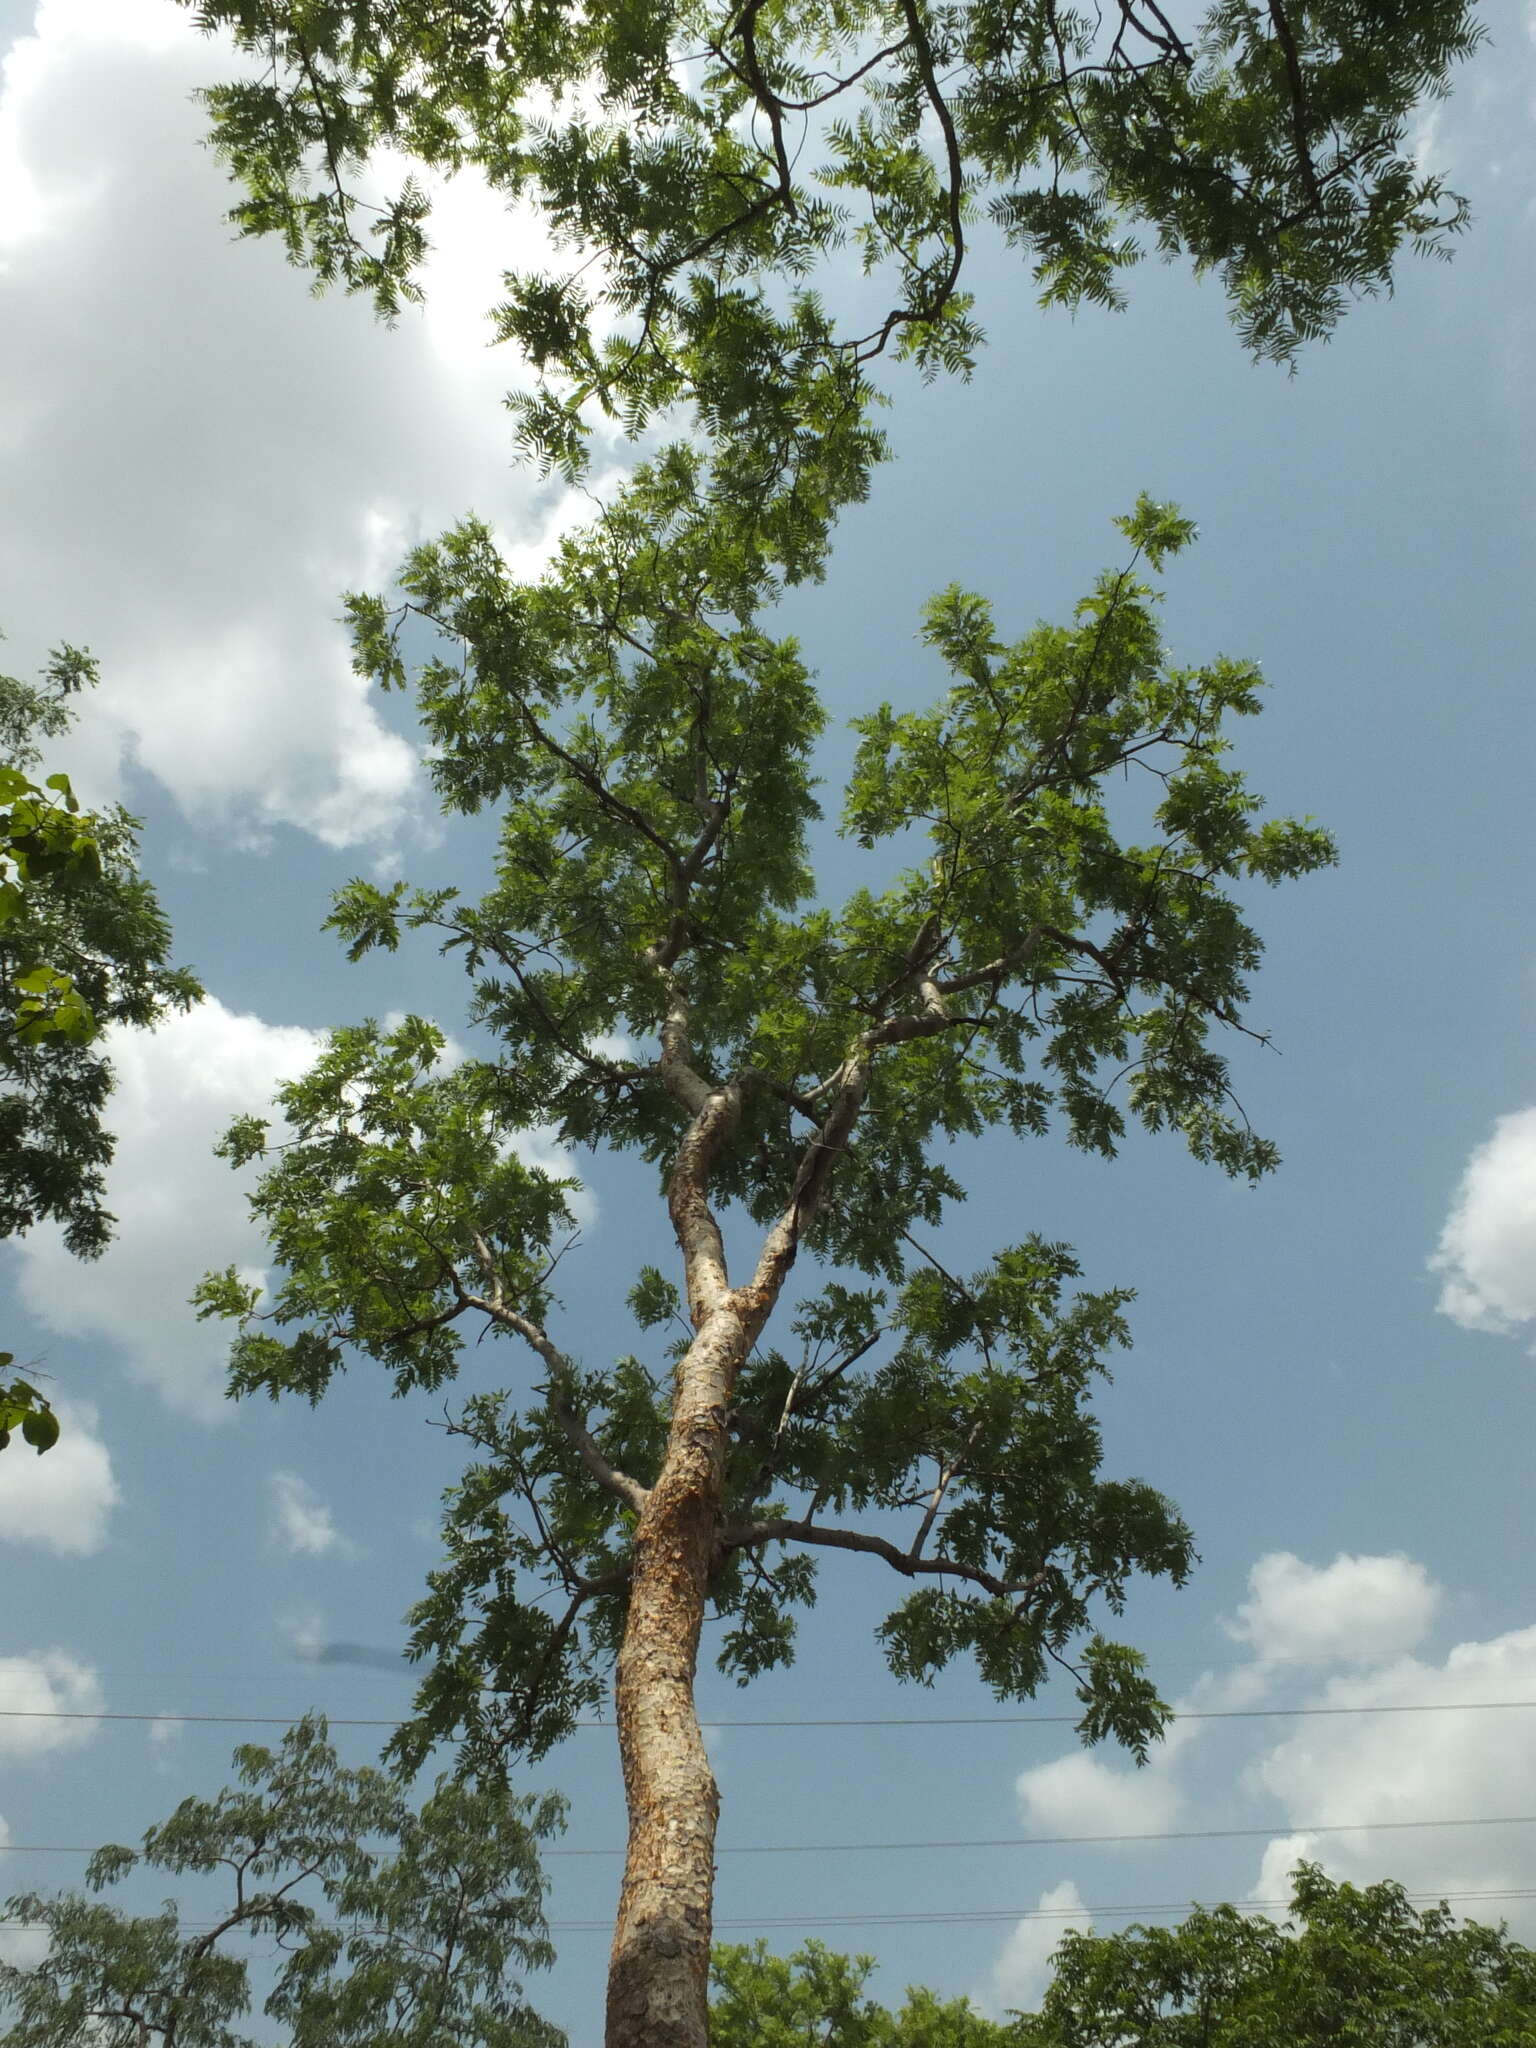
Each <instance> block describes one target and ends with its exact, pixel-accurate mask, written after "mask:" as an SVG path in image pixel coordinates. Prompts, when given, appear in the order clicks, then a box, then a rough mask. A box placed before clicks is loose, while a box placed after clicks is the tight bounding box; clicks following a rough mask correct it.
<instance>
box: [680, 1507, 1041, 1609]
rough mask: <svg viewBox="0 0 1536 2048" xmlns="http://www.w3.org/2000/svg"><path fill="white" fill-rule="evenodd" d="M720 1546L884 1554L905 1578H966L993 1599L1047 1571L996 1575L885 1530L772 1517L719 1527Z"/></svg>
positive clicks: (1011, 1595)
mask: <svg viewBox="0 0 1536 2048" xmlns="http://www.w3.org/2000/svg"><path fill="white" fill-rule="evenodd" d="M715 1540H716V1542H717V1543H718V1545H719V1547H720V1548H721V1549H722V1550H750V1549H754V1548H755V1547H756V1546H757V1545H759V1544H762V1543H808V1544H811V1545H812V1546H815V1547H819V1548H821V1549H823V1550H854V1551H858V1552H860V1553H861V1554H863V1555H864V1556H867V1557H879V1558H883V1559H884V1560H885V1562H886V1563H887V1564H888V1565H889V1566H890V1567H891V1569H892V1571H896V1572H900V1573H901V1575H902V1577H903V1578H906V1579H914V1578H946V1579H964V1580H965V1581H966V1582H967V1583H968V1584H970V1585H973V1586H979V1587H980V1588H981V1589H982V1591H983V1592H984V1593H990V1594H991V1595H992V1597H993V1599H994V1600H1022V1599H1027V1598H1028V1597H1029V1595H1030V1594H1031V1593H1033V1592H1034V1591H1036V1589H1037V1588H1038V1587H1039V1586H1040V1585H1041V1584H1042V1583H1043V1582H1044V1578H1045V1574H1044V1573H1042V1572H1034V1573H1032V1574H1031V1575H1030V1577H1029V1578H1027V1579H1004V1578H999V1577H998V1575H997V1573H996V1572H989V1571H985V1570H983V1569H982V1567H981V1566H980V1565H972V1564H962V1563H961V1562H960V1561H959V1559H957V1558H953V1557H918V1556H915V1555H914V1554H913V1552H912V1551H910V1550H900V1549H898V1548H897V1546H896V1545H895V1544H894V1543H888V1542H887V1541H886V1539H885V1538H884V1537H883V1536H871V1535H869V1534H867V1532H866V1531H864V1530H862V1529H831V1528H828V1527H827V1526H826V1525H825V1524H824V1523H820V1522H813V1521H810V1520H809V1519H807V1520H805V1521H790V1520H774V1521H766V1522H743V1523H739V1524H737V1525H736V1526H734V1527H730V1528H725V1529H722V1530H721V1531H720V1533H719V1535H718V1536H717V1537H716V1539H715Z"/></svg>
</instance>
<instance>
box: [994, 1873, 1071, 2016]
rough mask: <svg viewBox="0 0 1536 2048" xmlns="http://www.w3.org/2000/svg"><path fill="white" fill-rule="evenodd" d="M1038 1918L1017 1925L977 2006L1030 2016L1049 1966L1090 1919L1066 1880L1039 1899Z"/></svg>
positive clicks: (1036, 2003)
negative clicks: (1071, 1932)
mask: <svg viewBox="0 0 1536 2048" xmlns="http://www.w3.org/2000/svg"><path fill="white" fill-rule="evenodd" d="M1036 1910H1037V1912H1038V1914H1039V1917H1038V1918H1031V1919H1025V1920H1020V1921H1019V1923H1018V1925H1017V1926H1016V1927H1015V1928H1014V1930H1013V1932H1012V1933H1011V1934H1010V1935H1009V1936H1008V1939H1007V1940H1006V1941H1005V1942H1004V1944H1003V1947H1002V1952H1001V1953H1000V1954H999V1956H998V1958H997V1961H996V1962H995V1963H994V1964H993V1965H992V1972H991V1975H990V1977H989V1978H988V1980H987V1985H986V1988H985V1990H983V1991H982V1992H981V1993H980V1994H979V1995H978V1997H977V2000H976V2003H977V2004H978V2005H979V2006H980V2007H981V2008H982V2010H983V2011H985V2012H990V2013H993V2014H1001V2013H1004V2012H1033V2011H1034V2010H1035V2009H1036V2007H1037V2006H1038V2005H1039V2003H1040V1999H1041V1996H1042V1994H1043V1992H1044V1990H1045V1987H1046V1985H1047V1984H1048V1983H1049V1981H1050V1975H1051V1970H1050V1962H1051V1957H1052V1956H1053V1955H1054V1954H1055V1952H1056V1949H1057V1946H1058V1944H1059V1943H1060V1941H1061V1938H1062V1936H1063V1935H1064V1934H1066V1933H1067V1932H1068V1931H1069V1930H1071V1929H1076V1930H1077V1931H1079V1932H1081V1933H1084V1934H1086V1933H1090V1932H1091V1931H1092V1928H1093V1915H1092V1913H1090V1912H1089V1910H1088V1908H1087V1907H1086V1906H1085V1905H1084V1904H1083V1900H1082V1894H1081V1893H1080V1892H1079V1891H1078V1889H1077V1886H1076V1885H1075V1884H1073V1883H1072V1881H1071V1880H1070V1878H1069V1879H1068V1880H1066V1882H1065V1883H1062V1884H1058V1885H1053V1886H1052V1888H1051V1889H1050V1890H1049V1891H1046V1892H1042V1893H1041V1894H1040V1904H1039V1906H1038V1908H1037V1909H1036Z"/></svg>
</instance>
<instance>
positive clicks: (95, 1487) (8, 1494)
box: [0, 1400, 122, 1557]
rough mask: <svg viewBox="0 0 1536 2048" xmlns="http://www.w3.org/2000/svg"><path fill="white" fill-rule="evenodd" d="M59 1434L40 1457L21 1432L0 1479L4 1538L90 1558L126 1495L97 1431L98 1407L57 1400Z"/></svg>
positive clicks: (0, 1522)
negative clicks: (29, 1447)
mask: <svg viewBox="0 0 1536 2048" xmlns="http://www.w3.org/2000/svg"><path fill="white" fill-rule="evenodd" d="M53 1406H54V1410H55V1412H56V1413H57V1415H58V1418H59V1425H60V1436H59V1441H58V1442H57V1443H56V1444H55V1445H54V1447H53V1449H52V1450H51V1451H49V1452H48V1453H47V1454H46V1455H45V1456H43V1457H41V1458H39V1457H36V1456H34V1454H33V1453H32V1452H31V1451H29V1450H27V1449H26V1448H25V1447H24V1446H23V1444H22V1443H21V1440H20V1436H19V1435H18V1437H17V1438H16V1440H15V1442H13V1444H12V1445H11V1448H10V1452H9V1454H8V1455H7V1457H6V1461H5V1472H4V1478H3V1483H0V1541H4V1542H9V1543H40V1544H42V1545H43V1546H44V1547H45V1548H46V1549H48V1550H53V1551H57V1552H58V1554H59V1555H60V1556H61V1557H91V1556H94V1554H95V1553H96V1552H97V1551H98V1550H100V1549H101V1547H102V1545H103V1544H104V1543H105V1542H106V1540H107V1520H108V1517H109V1516H110V1515H111V1512H112V1510H113V1508H115V1507H116V1506H117V1504H118V1502H119V1501H120V1500H121V1499H122V1495H121V1493H120V1492H119V1490H118V1485H117V1481H116V1479H115V1478H114V1477H113V1474H112V1456H111V1453H110V1452H109V1451H108V1449H107V1447H106V1445H105V1444H104V1443H103V1442H102V1440H101V1438H100V1437H99V1436H98V1435H97V1434H96V1424H97V1419H98V1418H97V1414H96V1410H95V1409H94V1408H92V1407H90V1406H89V1405H88V1404H86V1403H84V1402H77V1401H62V1400H58V1401H55V1402H54V1404H53Z"/></svg>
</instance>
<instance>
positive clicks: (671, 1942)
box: [606, 1307, 749, 2048]
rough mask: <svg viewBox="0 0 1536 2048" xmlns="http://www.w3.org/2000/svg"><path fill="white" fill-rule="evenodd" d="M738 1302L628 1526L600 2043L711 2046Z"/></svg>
mask: <svg viewBox="0 0 1536 2048" xmlns="http://www.w3.org/2000/svg"><path fill="white" fill-rule="evenodd" d="M748 1341H749V1340H748V1335H747V1326H746V1323H745V1320H744V1318H743V1316H742V1314H741V1313H740V1311H739V1310H737V1309H735V1308H734V1307H724V1308H722V1309H720V1310H717V1311H716V1313H715V1314H713V1315H712V1316H710V1317H709V1319H708V1320H707V1321H706V1323H705V1325H704V1327H703V1328H702V1329H701V1330H700V1331H699V1333H698V1336H697V1337H696V1338H695V1340H694V1342H693V1344H692V1345H691V1346H690V1347H689V1350H688V1352H687V1354H686V1356H685V1357H684V1358H683V1360H682V1361H681V1363H680V1364H679V1366H678V1370H677V1392H676V1399H675V1403H674V1407H673V1414H672V1428H671V1433H670V1436H669V1438H668V1443H667V1455H666V1459H665V1461H664V1463H663V1466H662V1470H661V1474H660V1476H659V1477H658V1479H657V1481H656V1483H655V1485H654V1486H653V1487H652V1488H651V1491H650V1496H649V1499H648V1500H647V1502H646V1506H645V1512H644V1513H643V1514H642V1516H641V1517H640V1523H639V1526H638V1528H637V1530H636V1532H635V1542H634V1569H633V1576H632V1579H631V1590H630V1600H629V1615H628V1619H627V1622H626V1624H625V1630H624V1642H623V1646H622V1648H621V1650H620V1652H619V1661H618V1674H617V1680H616V1685H615V1704H616V1707H617V1712H618V1724H619V1753H620V1757H621V1759H622V1762H623V1766H624V1791H625V1796H626V1799H627V1801H628V1806H629V1853H628V1858H627V1861H626V1863H625V1867H624V1884H623V1890H622V1891H621V1893H620V1897H619V1914H618V1924H617V1926H616V1928H615V1930H614V1938H613V1953H612V1957H611V1960H610V1964H609V1973H608V2028H607V2036H606V2041H607V2048H705V2044H706V2043H707V2041H708V2038H709V2012H708V1991H709V1950H710V1938H711V1924H712V1923H711V1910H712V1904H713V1895H714V1881H715V1822H716V1819H717V1817H718V1814H719V1808H720V1798H719V1793H718V1792H717V1790H716V1787H715V1779H714V1773H713V1772H712V1771H711V1769H710V1767H709V1758H708V1756H707V1755H706V1754H705V1750H704V1738H703V1735H702V1733H701V1731H700V1728H699V1721H698V1715H697V1712H696V1710H695V1707H694V1699H693V1682H694V1674H695V1671H696V1669H697V1664H698V1650H699V1633H700V1630H701V1628H702V1626H703V1621H704V1605H705V1601H706V1599H707V1597H708V1591H709V1578H710V1572H711V1568H712V1565H713V1561H714V1550H715V1531H716V1527H717V1524H718V1520H719V1512H720V1499H721V1491H722V1487H723V1483H724V1478H725V1457H726V1412H727V1409H728V1406H729V1402H730V1393H731V1388H732V1386H733V1384H734V1382H735V1378H736V1374H737V1372H738V1371H739V1369H740V1366H741V1361H742V1359H743V1357H744V1356H745V1355H746V1348H747V1342H748Z"/></svg>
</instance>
